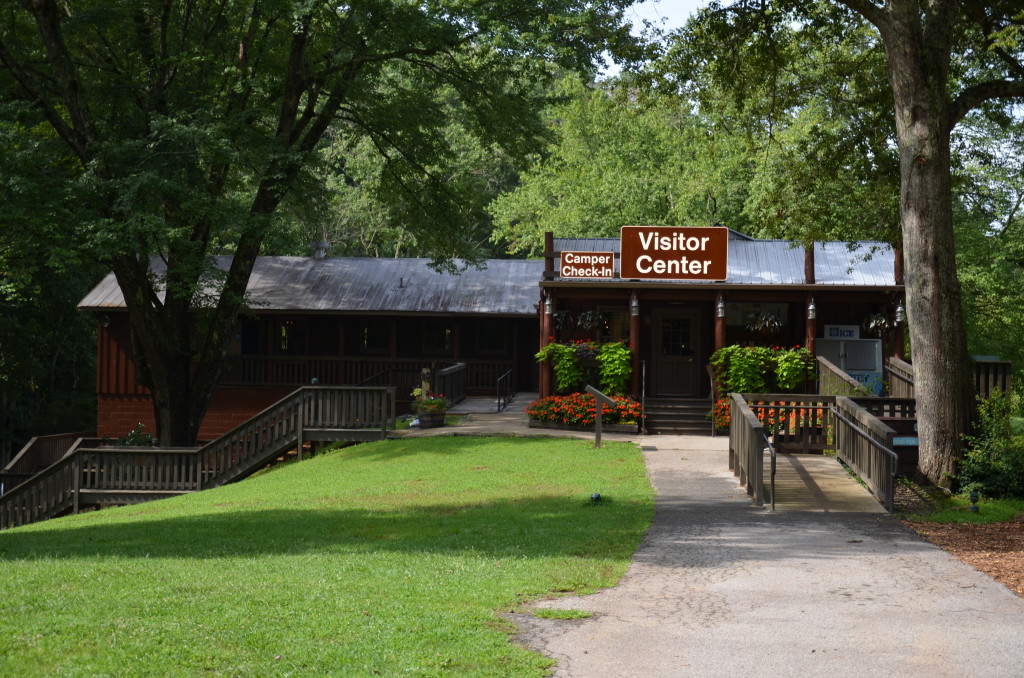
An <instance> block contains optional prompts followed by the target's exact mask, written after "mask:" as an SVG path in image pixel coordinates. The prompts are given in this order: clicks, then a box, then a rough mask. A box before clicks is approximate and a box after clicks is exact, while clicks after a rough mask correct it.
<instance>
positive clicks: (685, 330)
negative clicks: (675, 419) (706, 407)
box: [652, 309, 700, 396]
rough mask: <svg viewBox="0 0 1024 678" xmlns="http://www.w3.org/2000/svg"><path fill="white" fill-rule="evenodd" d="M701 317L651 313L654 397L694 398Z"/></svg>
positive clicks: (691, 312)
mask: <svg viewBox="0 0 1024 678" xmlns="http://www.w3.org/2000/svg"><path fill="white" fill-rule="evenodd" d="M699 337H700V314H699V312H698V311H696V310H692V309H690V310H666V311H657V312H655V314H654V336H653V337H652V338H653V340H654V341H653V344H654V346H653V349H654V360H653V361H652V362H653V367H654V374H653V375H652V376H653V377H654V379H653V382H654V383H653V386H654V393H655V394H656V395H678V396H695V395H697V385H698V383H699V382H698V378H699V375H700V365H699V364H698V363H699V356H700V346H698V344H697V342H698V338H699Z"/></svg>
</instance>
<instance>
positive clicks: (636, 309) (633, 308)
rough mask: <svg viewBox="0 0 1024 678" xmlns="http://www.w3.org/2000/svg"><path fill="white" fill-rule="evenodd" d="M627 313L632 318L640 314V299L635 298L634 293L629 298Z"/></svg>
mask: <svg viewBox="0 0 1024 678" xmlns="http://www.w3.org/2000/svg"><path fill="white" fill-rule="evenodd" d="M629 314H630V315H631V316H633V317H634V318H635V317H636V316H638V315H640V300H639V299H637V298H636V295H635V294H634V295H633V297H632V298H631V299H630V300H629Z"/></svg>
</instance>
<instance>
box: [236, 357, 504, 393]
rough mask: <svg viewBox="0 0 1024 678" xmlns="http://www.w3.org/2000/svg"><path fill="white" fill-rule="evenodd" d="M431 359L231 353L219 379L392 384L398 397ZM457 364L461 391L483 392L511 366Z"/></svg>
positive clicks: (499, 362)
mask: <svg viewBox="0 0 1024 678" xmlns="http://www.w3.org/2000/svg"><path fill="white" fill-rule="evenodd" d="M433 362H436V358H427V357H424V358H358V357H340V358H339V357H333V356H279V355H241V356H239V355H236V356H228V358H227V367H226V369H225V376H224V378H223V380H222V383H223V384H225V385H230V386H245V385H264V384H266V385H274V386H296V387H297V386H304V385H307V384H312V383H314V382H313V380H314V379H315V380H316V382H315V383H317V384H319V385H321V386H341V385H351V386H394V387H396V388H397V389H399V391H398V397H399V399H401V398H403V397H404V396H406V395H408V391H411V390H412V389H413V388H414V387H415V386H416V384H418V383H419V379H420V370H422V369H423V368H424V367H426V366H429V365H431V364H432V363H433ZM459 364H464V365H465V366H466V367H465V370H466V373H465V388H466V390H467V391H476V392H488V393H489V392H492V391H493V390H494V385H495V384H496V383H497V381H498V378H499V377H500V376H501V375H502V374H504V373H506V372H508V371H509V370H510V369H512V367H513V366H514V363H513V362H512V361H511V360H479V359H477V360H459ZM406 388H407V389H408V391H404V390H403V389H406ZM445 395H447V392H445Z"/></svg>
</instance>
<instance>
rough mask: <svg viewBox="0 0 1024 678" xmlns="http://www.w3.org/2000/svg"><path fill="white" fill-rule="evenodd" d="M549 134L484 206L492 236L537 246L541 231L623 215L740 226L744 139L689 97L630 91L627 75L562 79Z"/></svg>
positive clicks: (611, 226)
mask: <svg viewBox="0 0 1024 678" xmlns="http://www.w3.org/2000/svg"><path fill="white" fill-rule="evenodd" d="M556 94H557V95H558V99H557V101H556V103H555V104H554V105H553V106H552V107H551V108H550V109H549V110H548V125H549V127H550V130H551V135H552V137H553V141H552V142H551V144H550V146H549V147H548V149H547V151H546V152H545V153H543V154H541V155H538V156H537V157H536V161H535V163H534V164H533V166H532V167H530V169H529V170H527V171H526V172H524V173H523V175H522V177H521V180H520V184H519V186H518V187H517V188H516V189H515V190H514V191H512V192H508V193H504V194H502V195H501V196H499V197H498V198H497V199H496V200H495V201H494V202H493V203H492V204H491V205H490V207H489V208H488V209H489V211H490V212H491V213H492V214H493V216H494V227H495V229H494V235H493V236H492V237H493V239H494V240H496V241H497V240H503V241H506V242H508V243H509V249H510V251H512V252H522V253H527V254H539V253H540V250H541V248H542V247H543V234H544V232H545V231H552V232H553V233H555V235H556V236H559V237H569V236H585V237H595V236H609V237H610V236H617V235H618V233H619V228H620V227H621V226H623V225H624V224H702V225H712V224H714V223H716V222H721V223H728V224H729V225H730V226H732V227H734V228H739V229H743V228H744V227H745V226H746V225H747V220H746V218H745V217H744V215H743V213H742V208H743V200H744V195H745V190H746V181H747V174H748V170H747V162H748V160H749V158H748V156H747V152H748V148H747V145H746V143H745V140H744V139H743V138H742V137H739V136H735V135H729V134H728V133H726V131H725V130H724V129H722V128H715V127H709V126H708V125H707V123H706V121H705V120H704V119H702V118H701V117H700V116H697V115H696V114H695V113H694V112H693V111H692V107H691V106H690V105H689V104H688V102H680V101H679V100H677V99H674V98H669V97H665V98H658V99H651V100H646V101H640V100H638V99H637V96H636V94H637V92H636V88H635V87H634V85H633V83H632V82H630V81H629V80H624V81H605V82H602V83H600V84H597V85H591V84H588V83H585V82H583V81H581V80H580V79H578V78H575V77H567V78H565V79H563V80H562V81H561V82H560V83H559V85H558V88H557V90H556Z"/></svg>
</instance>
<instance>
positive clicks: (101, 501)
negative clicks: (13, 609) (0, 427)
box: [0, 386, 395, 529]
mask: <svg viewBox="0 0 1024 678" xmlns="http://www.w3.org/2000/svg"><path fill="white" fill-rule="evenodd" d="M394 426H395V389H394V387H372V386H371V387H348V386H307V387H303V388H300V389H299V390H297V391H295V392H294V393H292V394H291V395H289V396H287V397H286V398H284V399H283V400H281V401H279V402H277V403H275V404H274V405H271V406H270V407H269V408H267V409H266V410H264V411H263V412H261V413H259V414H258V415H256V416H255V417H253V418H252V419H250V420H249V421H248V422H246V423H244V424H242V425H241V426H239V427H237V428H235V429H233V430H231V431H229V432H228V433H226V434H224V435H223V436H221V437H220V438H218V439H217V440H214V441H213V442H211V443H208V444H206V445H204V446H202V447H199V448H170V449H168V448H153V447H93V448H81V447H80V448H77V449H74V450H72V451H71V452H69V453H68V454H66V455H65V456H64V457H62V458H61V459H60V460H59V461H57V462H56V463H54V464H52V465H51V466H49V467H48V468H46V469H44V470H43V471H42V472H40V473H38V474H36V475H35V476H33V477H32V478H31V479H29V480H27V481H25V482H23V483H21V484H20V485H18V486H17V487H15V488H14V489H12V490H11V491H10V492H7V493H6V494H4V495H3V496H0V529H5V528H8V527H17V526H19V525H26V524H28V523H32V522H36V521H39V520H46V519H48V518H53V517H56V516H59V515H62V514H64V513H69V512H70V513H77V512H78V511H79V510H80V509H82V508H86V507H96V506H112V505H120V504H133V503H138V502H143V501H150V500H152V499H160V498H163V497H169V496H174V495H176V494H184V493H187V492H196V491H198V490H205V489H209V488H212V487H218V486H220V485H225V484H227V483H230V482H234V481H236V480H241V479H242V478H245V477H247V476H249V475H251V474H253V473H255V472H256V471H258V470H259V469H261V468H264V467H265V466H267V465H268V464H270V463H272V462H274V461H275V460H277V459H279V458H280V457H282V455H285V454H288V453H289V452H291V451H294V452H295V453H296V455H297V456H298V458H299V459H300V460H301V459H302V451H303V449H304V446H305V444H306V443H307V442H327V441H343V440H349V441H357V442H358V441H367V440H380V439H383V438H384V437H386V436H387V432H388V430H389V429H394Z"/></svg>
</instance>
